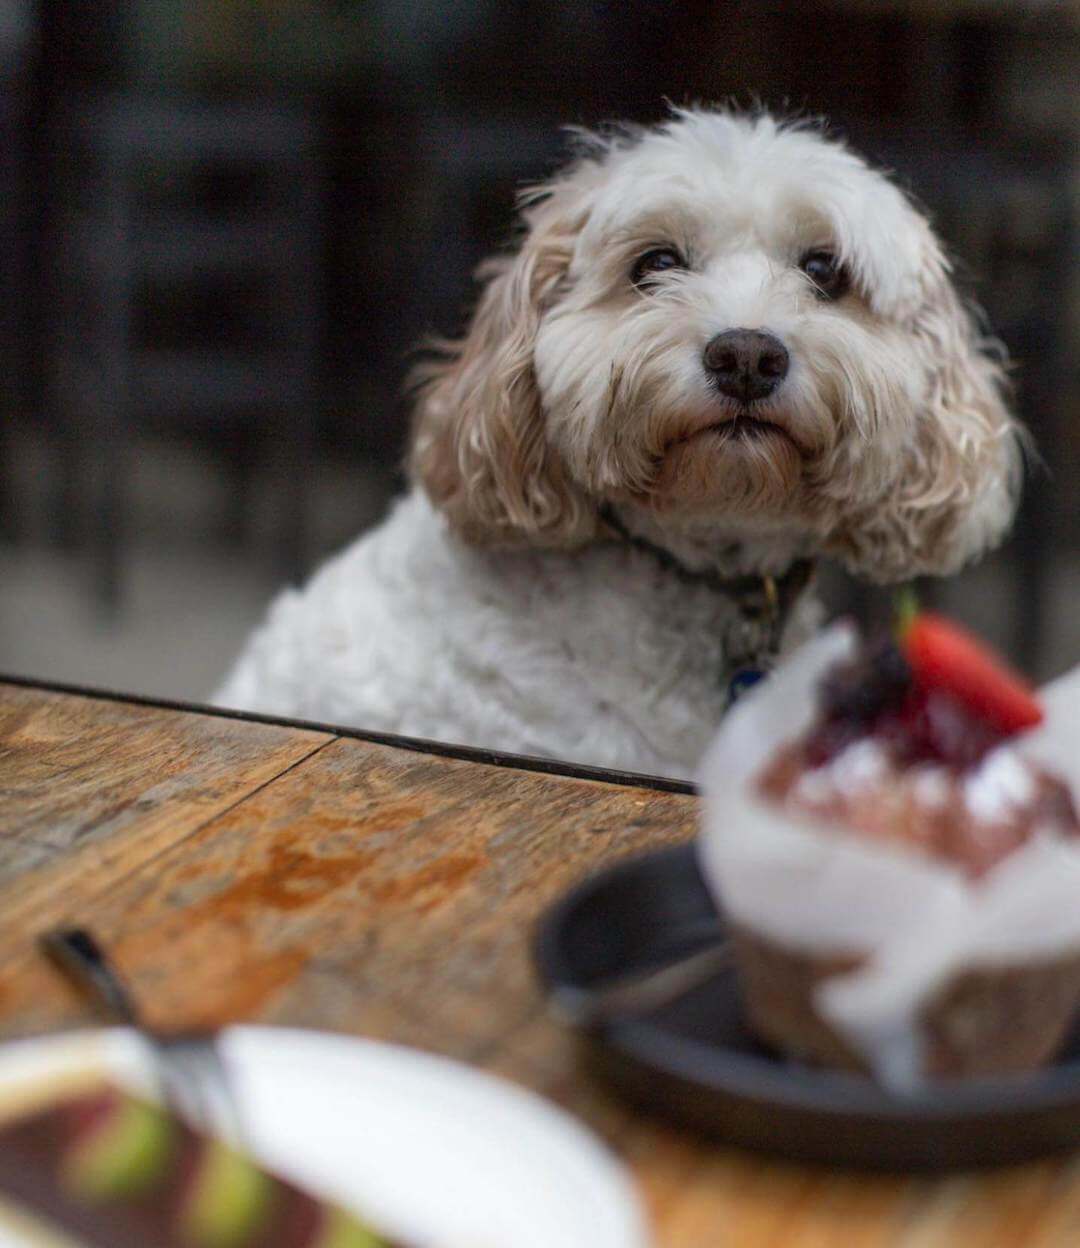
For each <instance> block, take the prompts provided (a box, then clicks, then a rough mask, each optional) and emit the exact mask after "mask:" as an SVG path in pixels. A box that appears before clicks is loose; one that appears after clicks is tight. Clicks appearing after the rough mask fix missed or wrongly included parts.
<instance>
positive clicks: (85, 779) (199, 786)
mask: <svg viewBox="0 0 1080 1248" xmlns="http://www.w3.org/2000/svg"><path fill="white" fill-rule="evenodd" d="M331 740H333V738H332V737H331V736H330V735H328V734H326V733H316V732H306V731H302V730H296V729H291V728H281V727H277V726H274V725H269V724H248V723H241V722H239V721H235V720H230V719H225V718H222V717H219V716H214V715H195V714H190V713H186V712H181V711H175V710H166V709H163V708H158V707H152V706H133V705H130V704H127V703H124V702H115V701H107V700H104V699H96V698H89V697H74V696H71V695H69V694H61V693H52V692H49V691H46V690H40V689H34V688H28V687H22V686H16V685H5V684H0V944H2V942H3V939H4V934H5V933H6V934H8V935H9V936H10V935H11V934H12V933H15V934H18V933H20V932H22V931H23V930H25V927H26V925H27V924H29V923H32V922H43V921H46V920H47V918H48V916H49V914H50V913H52V911H51V910H50V898H56V897H57V896H60V897H63V898H70V899H71V900H72V902H73V904H74V902H76V901H77V900H78V899H83V900H89V898H91V897H93V896H94V895H95V893H96V892H97V891H98V890H99V889H100V888H102V887H105V886H107V885H108V884H109V883H111V882H113V881H114V880H115V879H116V878H117V876H118V875H121V874H124V873H127V872H130V871H132V870H135V869H136V868H138V866H139V865H140V864H142V863H146V862H148V861H150V860H151V859H152V858H153V857H154V856H155V855H156V854H157V853H159V852H161V850H162V849H164V848H166V847H167V846H168V845H170V844H172V843H174V842H175V841H177V840H179V839H181V838H183V837H184V836H186V835H188V834H189V833H190V832H191V831H193V830H194V829H195V828H198V827H199V826H201V825H202V824H204V823H206V822H207V821H208V820H210V819H213V818H214V816H215V815H218V814H220V813H221V812H222V811H224V810H227V809H228V808H229V807H230V806H231V805H233V804H234V803H235V802H237V801H238V800H240V799H241V798H242V797H244V796H245V795H247V794H249V793H251V792H252V791H253V790H255V789H256V788H258V787H259V786H260V785H262V784H265V783H266V782H267V781H268V780H271V779H273V778H274V777H275V776H277V775H280V774H281V772H282V771H284V770H286V769H287V768H289V767H291V766H293V765H294V764H295V763H297V762H299V761H300V760H301V759H303V758H306V757H307V756H308V755H309V754H311V753H312V752H313V751H315V750H317V749H319V748H321V747H322V746H323V745H325V744H326V743H327V742H329V741H331Z"/></svg>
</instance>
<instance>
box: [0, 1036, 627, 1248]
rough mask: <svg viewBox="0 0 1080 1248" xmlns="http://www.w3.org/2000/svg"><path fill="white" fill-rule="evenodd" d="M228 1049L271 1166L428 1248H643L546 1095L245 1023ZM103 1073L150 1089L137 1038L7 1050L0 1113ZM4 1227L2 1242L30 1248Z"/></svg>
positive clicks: (377, 1049) (613, 1184) (260, 1149)
mask: <svg viewBox="0 0 1080 1248" xmlns="http://www.w3.org/2000/svg"><path fill="white" fill-rule="evenodd" d="M224 1051H225V1056H226V1060H227V1062H228V1064H229V1069H230V1072H231V1075H232V1078H233V1081H234V1086H235V1087H236V1090H237V1093H238V1096H239V1100H240V1105H241V1110H242V1113H243V1118H244V1129H245V1135H246V1140H245V1142H246V1144H247V1146H248V1148H249V1149H250V1151H251V1152H252V1153H254V1154H255V1155H257V1156H258V1157H259V1159H260V1160H261V1161H263V1162H264V1163H265V1164H266V1165H268V1166H270V1167H271V1168H273V1169H274V1170H276V1171H278V1172H279V1173H280V1174H282V1175H283V1176H284V1177H286V1178H291V1179H294V1180H295V1181H296V1182H298V1183H299V1184H302V1185H303V1186H304V1187H306V1188H307V1189H308V1190H309V1191H312V1192H315V1193H318V1194H321V1195H324V1196H327V1197H329V1198H331V1199H333V1200H336V1201H339V1202H340V1203H341V1204H343V1205H346V1206H352V1207H354V1208H355V1209H356V1210H357V1211H358V1212H360V1213H366V1214H367V1215H368V1216H369V1217H371V1218H372V1219H373V1220H374V1221H377V1222H380V1223H382V1224H383V1225H384V1226H385V1227H386V1229H387V1230H388V1231H390V1232H392V1233H396V1234H398V1235H400V1236H402V1237H403V1238H406V1239H411V1240H413V1241H415V1242H416V1243H417V1244H420V1245H424V1246H425V1248H427V1245H431V1246H432V1248H553V1246H555V1245H557V1246H558V1248H646V1245H647V1244H648V1243H649V1237H648V1234H647V1232H646V1230H645V1223H644V1220H643V1218H642V1215H641V1212H640V1209H639V1206H638V1202H637V1199H636V1196H635V1194H634V1191H633V1188H632V1187H631V1185H630V1183H629V1181H628V1179H627V1178H626V1176H625V1175H624V1174H623V1172H622V1170H621V1168H620V1167H619V1166H618V1164H617V1163H616V1161H615V1160H614V1158H613V1157H612V1156H611V1154H610V1153H609V1152H608V1151H607V1150H606V1149H605V1148H604V1147H603V1146H602V1145H601V1144H600V1143H599V1142H598V1141H597V1140H596V1139H595V1138H594V1137H593V1136H592V1135H591V1134H590V1133H589V1132H588V1131H586V1130H585V1129H584V1128H583V1127H582V1126H580V1125H579V1124H578V1123H577V1122H575V1121H574V1120H573V1119H572V1118H570V1117H569V1116H568V1115H566V1114H565V1113H563V1112H562V1111H561V1110H558V1109H556V1108H555V1107H554V1106H552V1105H550V1104H548V1103H547V1102H546V1101H544V1100H542V1099H541V1098H540V1097H538V1096H535V1095H534V1094H532V1093H530V1092H526V1091H524V1090H523V1089H521V1088H518V1087H516V1086H515V1085H513V1084H510V1083H507V1082H505V1081H503V1080H501V1079H496V1078H494V1077H492V1076H490V1075H485V1074H483V1073H481V1072H479V1071H475V1070H472V1069H471V1068H469V1067H467V1066H463V1065H461V1064H459V1063H457V1062H452V1061H449V1060H447V1059H445V1058H440V1057H433V1056H430V1055H428V1054H425V1053H420V1052H417V1051H415V1050H412V1049H404V1048H398V1047H396V1046H393V1045H386V1044H376V1043H374V1042H372V1041H366V1040H357V1039H353V1038H350V1037H346V1036H335V1035H327V1034H324V1033H319V1032H305V1031H290V1030H284V1029H279V1028H270V1027H234V1028H231V1029H230V1030H229V1031H228V1032H227V1033H226V1034H225V1037H224ZM88 1065H91V1066H104V1067H105V1068H106V1069H107V1070H109V1071H111V1072H112V1073H113V1074H114V1075H116V1076H117V1077H118V1078H120V1079H121V1080H123V1081H124V1082H126V1083H128V1084H132V1085H134V1086H138V1087H142V1088H143V1089H145V1088H146V1087H147V1080H148V1070H149V1067H148V1062H147V1059H146V1055H145V1051H144V1049H143V1047H142V1045H141V1043H140V1042H139V1040H138V1038H137V1037H135V1036H134V1035H132V1034H131V1033H129V1032H125V1031H101V1032H84V1033H79V1034H75V1035H70V1036H57V1037H52V1038H49V1039H46V1040H33V1041H22V1042H19V1043H16V1044H11V1045H8V1046H6V1047H4V1048H2V1049H0V1105H2V1104H3V1102H4V1101H5V1100H7V1099H8V1098H9V1097H10V1096H11V1095H12V1094H15V1093H17V1091H18V1087H19V1085H20V1084H22V1083H24V1082H25V1081H27V1080H30V1079H36V1078H40V1077H46V1078H47V1077H50V1076H52V1075H57V1076H60V1075H63V1074H65V1073H66V1072H74V1071H78V1070H80V1069H85V1068H86V1067H87V1066H88ZM25 1245H26V1241H25V1240H24V1239H22V1238H19V1239H15V1238H12V1233H11V1232H7V1238H5V1232H4V1230H3V1229H2V1228H0V1248H25Z"/></svg>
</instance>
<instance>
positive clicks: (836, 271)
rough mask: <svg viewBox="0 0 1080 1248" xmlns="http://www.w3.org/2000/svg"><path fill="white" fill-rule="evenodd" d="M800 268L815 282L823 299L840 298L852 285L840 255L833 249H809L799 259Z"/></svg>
mask: <svg viewBox="0 0 1080 1248" xmlns="http://www.w3.org/2000/svg"><path fill="white" fill-rule="evenodd" d="M799 268H800V269H802V271H803V272H804V273H805V274H806V276H807V277H808V278H809V279H810V280H811V281H812V282H813V283H814V285H815V286H816V287H817V290H818V294H819V295H820V296H821V298H823V299H839V298H840V296H841V295H842V294H844V293H845V292H846V291H847V289H848V287H849V286H850V285H851V277H850V276H849V274H848V271H847V269H846V268H845V267H844V266H843V265H842V264H841V263H840V257H839V256H836V255H834V254H833V253H832V252H831V251H824V250H820V249H819V250H817V251H808V252H807V253H806V255H805V256H803V258H802V259H801V260H800V261H799Z"/></svg>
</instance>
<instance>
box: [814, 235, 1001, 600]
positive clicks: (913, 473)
mask: <svg viewBox="0 0 1080 1248" xmlns="http://www.w3.org/2000/svg"><path fill="white" fill-rule="evenodd" d="M932 246H933V247H934V249H935V252H936V250H937V249H936V243H933V244H932ZM938 254H940V253H938ZM927 279H928V280H927V281H926V284H925V287H924V289H923V292H922V299H921V302H920V305H919V307H918V308H917V310H915V311H914V312H913V313H912V314H911V316H910V319H909V320H908V321H907V326H906V328H907V330H908V332H910V334H911V335H912V337H913V345H914V347H915V352H916V357H917V358H918V359H919V361H920V362H921V363H922V365H923V368H924V370H925V374H926V377H927V389H926V393H925V397H924V399H923V402H922V405H921V407H920V408H918V409H917V410H916V411H915V413H914V423H913V426H912V429H911V431H910V437H909V438H908V440H907V443H906V445H905V446H904V447H903V448H902V449H901V450H900V452H899V455H898V456H897V463H896V471H895V475H893V474H889V478H888V480H887V482H883V483H882V484H883V486H884V489H883V493H882V495H881V497H880V498H879V499H878V500H877V501H876V502H875V503H874V504H872V505H871V506H870V507H869V508H867V510H866V512H865V514H862V515H854V516H849V517H848V518H847V520H846V522H845V524H844V525H843V529H842V531H841V532H839V533H837V534H836V535H834V548H835V549H834V553H836V554H837V555H839V556H840V558H841V559H842V561H843V562H844V563H845V564H846V565H847V566H848V567H849V568H850V569H851V570H852V571H853V572H854V573H856V574H857V575H861V576H864V577H868V578H869V579H872V580H876V581H898V580H905V579H908V578H910V577H914V576H923V575H933V576H940V575H948V574H950V573H953V572H955V571H957V570H958V569H959V568H961V567H962V566H963V565H964V564H966V563H968V562H970V561H971V560H973V559H975V558H977V557H978V556H979V555H981V554H983V553H984V552H985V551H987V550H989V549H991V548H992V547H994V546H995V545H997V543H998V542H999V541H1000V540H1001V539H1002V537H1004V535H1005V533H1006V532H1007V530H1008V528H1009V526H1010V524H1011V522H1012V519H1013V515H1014V513H1015V511H1016V506H1017V503H1018V501H1019V495H1020V489H1021V482H1022V477H1023V456H1022V448H1023V442H1024V433H1023V430H1022V428H1021V426H1020V425H1019V424H1018V423H1017V422H1016V421H1015V420H1014V419H1013V418H1012V416H1011V415H1010V413H1009V410H1008V407H1007V406H1006V403H1005V399H1004V394H1005V391H1006V385H1005V378H1004V372H1003V369H1002V367H1001V365H1000V364H999V363H998V362H997V361H996V360H995V359H993V358H992V357H991V356H990V355H988V354H987V352H986V350H985V344H984V343H982V342H981V341H980V338H979V334H978V331H977V328H976V325H975V321H974V319H973V316H972V314H971V313H970V312H969V311H968V310H967V308H965V307H964V305H963V303H962V302H961V300H960V299H959V297H958V296H957V294H956V292H955V290H954V289H953V286H952V283H951V281H950V280H949V278H948V276H947V270H946V267H945V266H944V264H935V265H933V266H928V270H927Z"/></svg>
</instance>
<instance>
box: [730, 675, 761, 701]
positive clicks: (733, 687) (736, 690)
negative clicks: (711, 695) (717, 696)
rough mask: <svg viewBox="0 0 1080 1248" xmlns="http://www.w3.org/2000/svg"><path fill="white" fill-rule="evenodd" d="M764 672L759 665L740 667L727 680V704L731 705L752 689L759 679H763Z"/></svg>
mask: <svg viewBox="0 0 1080 1248" xmlns="http://www.w3.org/2000/svg"><path fill="white" fill-rule="evenodd" d="M766 674H767V673H766V672H765V671H764V670H763V669H762V668H760V667H740V668H739V669H738V671H737V672H735V674H734V675H733V676H732V678H731V680H730V681H729V682H728V705H729V706H731V705H732V704H733V703H735V702H737V701H738V700H739V698H741V697H742V695H743V694H744V693H745V692H746V691H747V689H752V688H753V687H754V685H756V684H757V683H758V681H759V680H764V679H765V676H766Z"/></svg>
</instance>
